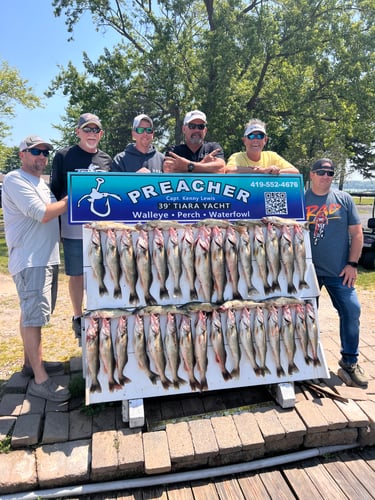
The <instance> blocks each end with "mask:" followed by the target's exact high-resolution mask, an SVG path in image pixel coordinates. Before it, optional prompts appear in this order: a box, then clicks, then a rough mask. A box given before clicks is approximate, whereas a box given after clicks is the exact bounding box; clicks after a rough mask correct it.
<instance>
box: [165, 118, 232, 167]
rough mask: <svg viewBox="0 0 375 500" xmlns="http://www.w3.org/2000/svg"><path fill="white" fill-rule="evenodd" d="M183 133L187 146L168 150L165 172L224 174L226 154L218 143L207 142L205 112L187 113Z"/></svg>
mask: <svg viewBox="0 0 375 500" xmlns="http://www.w3.org/2000/svg"><path fill="white" fill-rule="evenodd" d="M182 133H183V135H184V138H185V144H178V145H176V146H173V147H171V148H169V149H168V152H167V154H166V157H165V160H164V169H163V170H164V172H177V173H186V172H194V173H195V172H196V173H205V174H210V173H224V171H225V160H224V152H223V149H222V147H221V146H220V144H218V143H217V142H205V141H204V138H205V137H206V134H207V118H206V115H205V114H204V113H203V111H199V109H194V110H193V111H189V112H188V113H186V115H185V118H184V124H183V126H182Z"/></svg>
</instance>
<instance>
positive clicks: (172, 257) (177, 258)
mask: <svg viewBox="0 0 375 500" xmlns="http://www.w3.org/2000/svg"><path fill="white" fill-rule="evenodd" d="M168 233H169V236H168V241H167V262H168V267H169V270H170V273H171V275H172V277H173V297H181V296H182V291H181V287H180V277H181V272H182V267H181V255H180V247H179V245H178V234H177V231H176V229H175V228H174V227H170V228H169V230H168Z"/></svg>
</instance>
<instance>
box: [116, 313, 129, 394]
mask: <svg viewBox="0 0 375 500" xmlns="http://www.w3.org/2000/svg"><path fill="white" fill-rule="evenodd" d="M115 352H116V367H117V377H118V381H119V382H120V384H121V385H124V384H128V383H129V382H131V380H130V378H128V377H126V376H125V375H124V369H125V366H126V363H127V362H128V320H127V317H126V316H120V317H119V319H118V323H117V329H116V337H115Z"/></svg>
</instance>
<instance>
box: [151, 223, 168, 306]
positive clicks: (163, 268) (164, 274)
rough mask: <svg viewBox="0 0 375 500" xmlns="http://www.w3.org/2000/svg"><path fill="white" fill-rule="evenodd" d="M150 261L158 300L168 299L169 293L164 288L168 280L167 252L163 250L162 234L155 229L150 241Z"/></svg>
mask: <svg viewBox="0 0 375 500" xmlns="http://www.w3.org/2000/svg"><path fill="white" fill-rule="evenodd" d="M152 260H153V263H154V266H155V268H156V272H157V276H158V280H159V284H160V298H161V299H168V298H169V293H168V290H167V287H166V286H165V283H166V281H167V278H168V265H167V252H166V250H165V245H164V236H163V233H162V232H161V231H160V229H159V228H157V227H156V228H155V229H154V238H153V240H152Z"/></svg>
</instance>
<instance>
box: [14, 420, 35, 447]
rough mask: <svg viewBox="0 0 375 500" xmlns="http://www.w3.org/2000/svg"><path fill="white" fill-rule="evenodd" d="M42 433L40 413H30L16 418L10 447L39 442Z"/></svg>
mask: <svg viewBox="0 0 375 500" xmlns="http://www.w3.org/2000/svg"><path fill="white" fill-rule="evenodd" d="M41 433H42V415H41V414H40V413H30V414H27V415H20V416H19V417H18V418H17V422H16V425H15V426H14V430H13V434H12V440H11V444H12V448H22V447H24V446H32V445H34V444H37V443H38V442H39V439H40V436H41Z"/></svg>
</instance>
